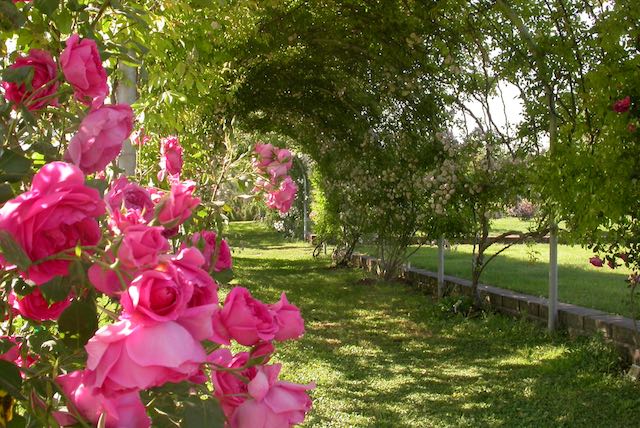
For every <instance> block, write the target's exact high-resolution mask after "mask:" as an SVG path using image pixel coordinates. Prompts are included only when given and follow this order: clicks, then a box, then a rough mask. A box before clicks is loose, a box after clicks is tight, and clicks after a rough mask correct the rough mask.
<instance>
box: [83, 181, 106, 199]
mask: <svg viewBox="0 0 640 428" xmlns="http://www.w3.org/2000/svg"><path fill="white" fill-rule="evenodd" d="M86 183H87V186H89V187H93V188H94V189H96V190H97V191H98V192H100V196H101V197H102V196H104V192H106V191H107V187H109V183H107V181H106V180H98V179H96V178H92V179H91V180H87V181H86Z"/></svg>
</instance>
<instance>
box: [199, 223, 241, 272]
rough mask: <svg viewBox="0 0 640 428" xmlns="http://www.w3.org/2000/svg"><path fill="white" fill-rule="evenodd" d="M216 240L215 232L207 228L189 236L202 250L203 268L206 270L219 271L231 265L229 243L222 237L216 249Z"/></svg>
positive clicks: (229, 267)
mask: <svg viewBox="0 0 640 428" xmlns="http://www.w3.org/2000/svg"><path fill="white" fill-rule="evenodd" d="M217 240H218V236H217V235H216V233H215V232H211V231H208V230H203V231H201V232H196V233H194V234H193V236H192V237H191V243H192V244H193V245H195V246H197V247H198V248H199V249H200V250H201V251H202V255H203V256H204V260H205V263H204V266H203V269H204V270H206V271H208V272H211V269H213V270H214V271H215V272H221V271H223V270H227V269H231V266H232V263H231V250H230V249H229V244H227V241H225V240H224V239H221V240H220V248H219V249H218V248H217V246H218V242H217ZM216 250H217V251H216Z"/></svg>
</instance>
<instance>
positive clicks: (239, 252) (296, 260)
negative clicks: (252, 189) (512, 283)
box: [223, 223, 640, 427]
mask: <svg viewBox="0 0 640 428" xmlns="http://www.w3.org/2000/svg"><path fill="white" fill-rule="evenodd" d="M229 242H230V244H231V246H232V248H233V257H234V271H235V274H236V279H235V280H234V282H235V283H238V284H242V285H244V286H246V287H248V288H249V289H250V290H251V291H252V293H253V294H254V295H255V296H256V297H258V298H260V299H263V300H264V301H266V302H273V301H275V300H277V299H278V297H279V294H280V293H281V292H282V291H284V292H286V293H287V296H288V297H289V300H290V301H291V302H293V303H295V304H296V305H298V306H299V307H300V308H301V310H302V313H303V316H304V318H305V320H306V329H307V331H306V334H305V336H304V337H303V338H302V339H301V340H299V341H294V342H287V343H284V344H281V345H279V346H278V350H279V352H278V356H277V358H276V361H279V362H281V363H282V364H283V366H284V368H283V375H284V376H285V378H286V379H287V380H290V381H293V382H301V383H306V382H310V381H315V382H316V383H317V388H316V389H315V390H314V391H313V392H312V398H313V403H314V404H313V406H314V407H313V410H312V412H311V414H310V415H309V416H308V417H307V421H306V423H305V426H308V427H478V426H482V427H485V426H486V427H515V426H517V427H551V426H553V427H556V426H567V427H576V426H577V427H595V426H597V427H626V426H629V427H631V426H637V425H638V423H637V409H638V408H640V388H638V386H637V385H635V384H633V383H631V382H630V381H627V380H625V379H624V378H623V377H622V376H621V375H620V374H619V373H617V372H615V371H612V370H611V366H612V364H613V363H614V360H615V359H614V357H613V356H612V355H611V353H610V352H609V351H608V349H607V348H606V347H604V346H603V345H601V344H599V342H586V341H583V342H570V341H567V340H565V339H563V338H562V337H559V336H553V337H550V336H548V335H547V334H546V333H545V332H544V331H543V330H541V329H539V328H538V327H535V326H533V325H531V324H528V323H525V322H515V321H512V320H510V319H507V318H504V317H501V316H493V315H492V316H487V317H484V318H481V319H474V320H467V319H463V318H459V317H454V318H445V317H443V316H442V315H441V314H440V312H439V310H438V309H437V307H436V306H435V305H434V304H433V303H432V301H431V300H430V298H429V297H427V296H425V295H423V294H421V293H418V292H416V291H415V290H413V289H412V288H410V287H409V286H406V285H401V284H391V283H383V282H372V281H364V282H363V281H362V279H363V278H364V275H365V274H364V273H363V272H362V271H358V270H351V269H341V270H335V269H330V268H329V261H328V260H326V259H321V260H314V259H313V258H312V257H311V251H312V249H311V247H309V246H308V245H307V244H304V243H291V242H286V241H283V240H280V239H279V238H278V236H277V235H276V234H274V233H272V232H269V231H267V230H266V229H263V228H261V227H260V226H258V225H256V224H255V223H232V225H231V228H230V233H229ZM223 292H224V290H223Z"/></svg>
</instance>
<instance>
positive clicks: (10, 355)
mask: <svg viewBox="0 0 640 428" xmlns="http://www.w3.org/2000/svg"><path fill="white" fill-rule="evenodd" d="M0 339H2V341H5V342H6V341H8V342H11V343H13V345H12V346H11V347H10V348H9V349H8V350H7V351H5V352H4V353H2V354H0V360H3V361H8V362H10V363H14V364H15V365H16V366H18V367H30V366H32V365H33V363H35V362H36V361H37V360H36V358H33V357H32V356H31V355H30V354H27V357H26V358H25V359H23V358H22V348H23V347H25V346H27V342H26V341H24V340H22V338H21V337H18V336H0ZM18 339H21V340H20V341H18ZM36 357H37V356H36ZM20 374H21V375H22V377H25V375H24V373H22V372H21V373H20Z"/></svg>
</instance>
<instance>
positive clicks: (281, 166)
mask: <svg viewBox="0 0 640 428" xmlns="http://www.w3.org/2000/svg"><path fill="white" fill-rule="evenodd" d="M290 168H291V167H290V166H289V165H287V164H286V163H280V162H279V161H273V162H271V163H270V164H269V166H267V173H268V174H269V176H270V177H271V180H272V183H273V184H274V185H277V183H278V181H279V180H280V179H282V178H284V177H285V176H286V175H287V174H288V173H289V169H290Z"/></svg>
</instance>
